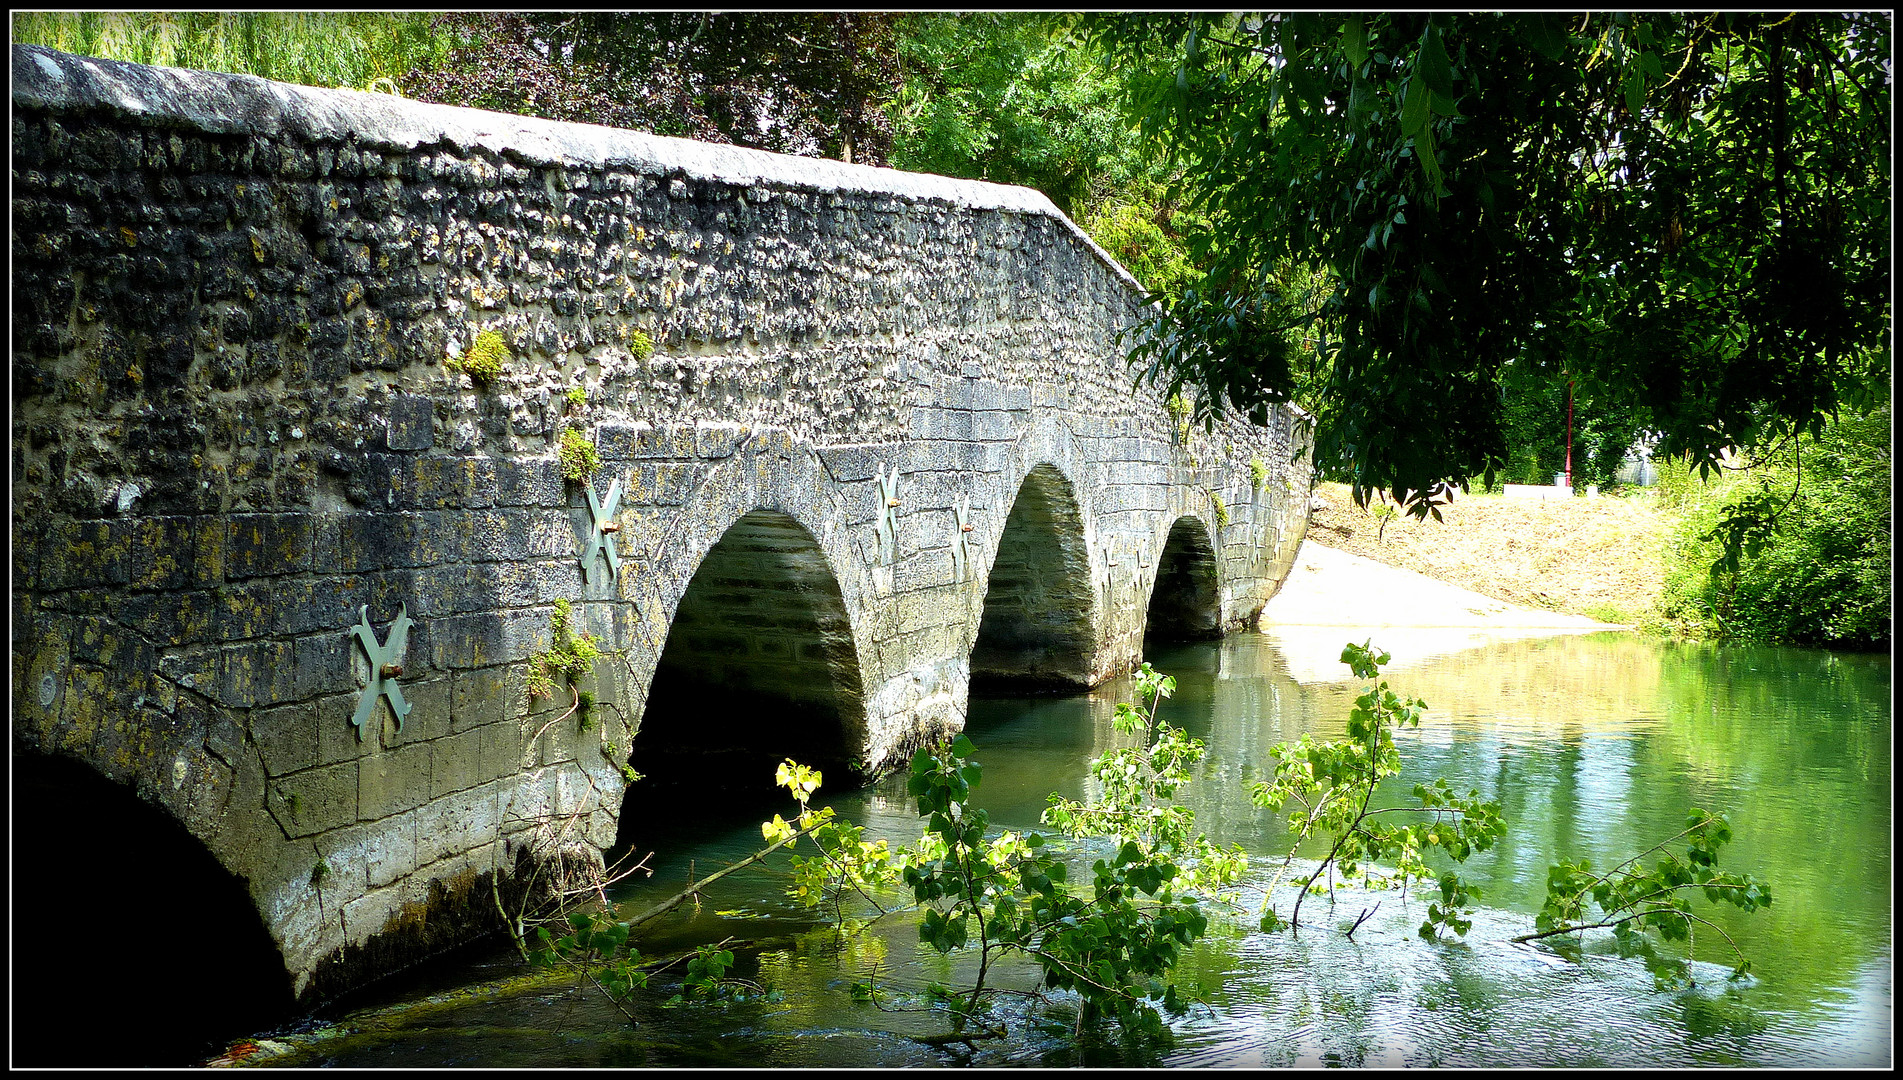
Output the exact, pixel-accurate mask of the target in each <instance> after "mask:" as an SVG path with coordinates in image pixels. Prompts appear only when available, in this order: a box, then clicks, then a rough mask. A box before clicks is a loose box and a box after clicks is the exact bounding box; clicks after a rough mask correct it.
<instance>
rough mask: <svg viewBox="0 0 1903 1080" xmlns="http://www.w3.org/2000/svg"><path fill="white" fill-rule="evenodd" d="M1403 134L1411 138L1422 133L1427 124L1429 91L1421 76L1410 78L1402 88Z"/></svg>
mask: <svg viewBox="0 0 1903 1080" xmlns="http://www.w3.org/2000/svg"><path fill="white" fill-rule="evenodd" d="M1401 93H1402V95H1403V96H1402V99H1401V134H1402V135H1405V136H1407V137H1409V138H1412V137H1414V136H1417V135H1419V134H1420V133H1421V129H1422V128H1424V127H1426V126H1427V116H1428V107H1427V98H1428V94H1429V91H1428V89H1427V87H1426V86H1424V85H1422V83H1421V79H1420V77H1419V76H1415V77H1414V78H1411V79H1409V80H1408V81H1407V82H1406V83H1405V84H1404V85H1403V86H1402V88H1401Z"/></svg>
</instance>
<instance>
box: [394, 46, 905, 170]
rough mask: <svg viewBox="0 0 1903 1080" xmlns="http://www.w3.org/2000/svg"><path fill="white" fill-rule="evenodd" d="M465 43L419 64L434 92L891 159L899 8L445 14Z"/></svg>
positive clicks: (770, 145) (725, 139)
mask: <svg viewBox="0 0 1903 1080" xmlns="http://www.w3.org/2000/svg"><path fill="white" fill-rule="evenodd" d="M438 19H439V20H440V21H441V23H442V25H444V26H447V27H451V28H454V29H455V30H456V31H457V33H458V35H459V36H460V37H461V38H462V39H463V41H464V42H465V44H464V46H463V47H462V48H461V49H459V50H458V51H457V52H455V53H454V54H453V55H452V56H451V57H450V58H449V60H448V62H447V63H445V64H441V65H437V66H435V67H432V68H428V69H419V70H415V71H412V72H410V73H409V74H408V75H407V76H406V77H405V78H404V79H402V80H401V85H402V87H403V90H404V92H405V93H407V94H410V95H412V96H415V97H419V98H422V99H424V100H427V101H437V102H442V103H444V104H450V105H468V106H473V107H476V108H484V109H493V110H497V111H501V112H513V113H526V114H528V115H531V116H541V117H546V118H548V119H551V120H572V121H580V122H584V123H591V124H605V125H608V126H612V127H625V128H634V129H639V130H644V131H653V132H656V133H658V134H662V135H675V136H680V137H684V138H691V139H699V140H701V141H704V142H717V143H730V144H733V145H736V146H747V147H753V148H755V149H761V150H772V151H775V152H778V153H787V154H804V155H807V156H824V157H833V158H840V159H842V160H845V161H856V162H861V163H865V164H873V165H881V164H884V163H885V155H886V152H887V149H888V148H889V146H890V144H891V131H890V126H889V124H888V122H887V120H886V112H885V106H886V103H887V102H888V101H889V100H890V99H891V97H892V95H893V94H894V93H895V91H896V89H897V86H898V54H897V38H896V36H895V29H894V28H895V26H896V24H897V16H894V15H886V14H878V13H869V12H835V13H823V12H818V13H816V12H805V13H792V14H781V13H772V14H763V13H748V14H715V13H709V12H682V11H677V12H658V13H626V12H562V13H551V14H541V13H513V12H484V13H475V14H444V15H440V16H438Z"/></svg>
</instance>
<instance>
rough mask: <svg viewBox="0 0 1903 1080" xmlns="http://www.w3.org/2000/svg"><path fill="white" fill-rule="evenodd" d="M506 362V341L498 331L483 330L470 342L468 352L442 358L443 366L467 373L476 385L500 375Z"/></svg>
mask: <svg viewBox="0 0 1903 1080" xmlns="http://www.w3.org/2000/svg"><path fill="white" fill-rule="evenodd" d="M508 362H509V345H508V342H506V341H504V340H503V338H502V335H501V334H500V333H498V332H496V331H494V330H484V331H482V332H481V333H479V334H477V335H476V340H474V341H473V342H471V343H470V345H469V351H468V352H465V353H464V354H463V355H462V356H461V357H460V358H458V357H454V356H451V357H448V358H446V359H444V361H443V366H444V367H447V368H449V369H450V370H451V371H460V372H462V373H463V374H465V375H468V376H469V377H470V378H471V379H473V380H475V381H476V383H477V384H478V385H481V386H488V385H490V384H492V383H494V382H495V381H496V380H497V379H498V378H501V377H502V372H503V369H504V368H505V367H506V365H507V364H508Z"/></svg>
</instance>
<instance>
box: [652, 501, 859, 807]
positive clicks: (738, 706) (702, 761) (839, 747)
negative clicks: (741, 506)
mask: <svg viewBox="0 0 1903 1080" xmlns="http://www.w3.org/2000/svg"><path fill="white" fill-rule="evenodd" d="M865 739H866V716H865V704H864V699H863V694H862V688H861V685H860V675H859V658H858V653H857V650H856V649H855V647H854V645H853V638H852V625H851V620H850V619H849V617H848V615H847V611H846V604H845V600H844V598H843V597H842V596H841V594H840V589H839V582H838V580H837V579H836V578H835V577H834V576H833V572H832V568H831V566H830V565H829V564H828V563H827V561H826V556H825V554H824V553H823V552H822V551H821V550H820V547H819V544H818V543H817V542H816V541H815V540H814V539H813V534H812V533H810V532H808V531H807V530H806V528H805V527H804V526H802V525H801V524H800V523H799V522H798V521H796V520H794V519H793V518H792V517H790V516H788V515H787V514H784V513H781V512H779V511H775V510H755V511H753V512H751V513H748V514H746V515H745V516H743V517H741V518H740V520H738V521H736V522H735V523H734V524H733V526H732V527H730V528H729V529H728V530H727V531H726V532H725V533H724V534H723V535H722V536H721V538H720V540H719V542H718V543H716V544H714V546H713V547H712V548H711V549H709V550H708V552H707V555H706V557H705V558H703V559H702V560H701V563H700V566H699V568H698V569H696V570H695V571H694V576H693V578H692V579H691V580H690V581H689V582H688V584H687V590H686V592H685V593H683V594H682V596H681V600H680V604H679V606H678V607H677V608H676V610H675V614H674V620H673V622H672V624H670V626H669V628H668V634H667V643H666V645H665V647H664V648H663V650H662V653H661V658H660V661H659V662H658V664H657V665H656V666H655V669H654V678H653V681H652V683H651V684H650V686H649V689H648V697H647V708H646V711H645V713H644V715H643V718H642V721H641V726H640V729H639V731H638V732H637V734H636V736H635V739H634V752H633V756H632V758H631V763H632V764H633V766H634V768H636V769H637V770H639V771H641V772H642V773H644V774H646V775H647V776H648V777H649V779H647V780H643V781H642V782H641V783H640V784H639V785H637V787H638V788H653V787H656V786H662V787H666V786H673V785H675V784H683V785H687V784H691V785H696V786H699V785H707V784H711V785H713V786H716V787H719V786H731V787H738V788H770V787H771V786H772V778H773V768H774V766H775V765H776V764H778V763H779V762H780V761H781V760H782V759H784V758H787V757H792V758H794V759H796V760H798V761H800V762H802V763H804V764H807V765H813V766H815V767H818V768H820V769H822V770H825V771H826V772H827V775H828V776H829V777H832V776H841V775H843V774H842V770H844V771H851V770H853V769H855V768H856V767H857V766H858V759H859V757H860V754H861V753H862V751H863V748H864V745H865ZM828 786H829V787H833V788H834V789H835V790H836V789H837V787H838V786H839V785H838V784H837V782H829V784H828Z"/></svg>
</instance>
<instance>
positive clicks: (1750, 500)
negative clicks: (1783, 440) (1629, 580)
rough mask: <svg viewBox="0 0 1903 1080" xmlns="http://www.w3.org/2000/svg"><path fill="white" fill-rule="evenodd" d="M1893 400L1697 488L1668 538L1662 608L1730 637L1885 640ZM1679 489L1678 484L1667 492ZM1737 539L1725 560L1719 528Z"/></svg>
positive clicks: (1842, 644)
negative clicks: (1733, 554) (1733, 478)
mask: <svg viewBox="0 0 1903 1080" xmlns="http://www.w3.org/2000/svg"><path fill="white" fill-rule="evenodd" d="M1889 427H1890V407H1889V406H1888V405H1885V406H1883V407H1882V408H1880V409H1878V410H1876V411H1874V412H1872V413H1870V414H1868V415H1865V416H1859V417H1847V418H1845V419H1843V420H1841V421H1839V422H1838V423H1836V424H1833V425H1831V426H1830V427H1829V428H1827V429H1825V431H1824V433H1823V434H1822V435H1821V436H1819V437H1817V438H1811V437H1808V436H1805V437H1802V438H1800V439H1799V440H1798V441H1797V443H1796V444H1795V445H1794V446H1791V447H1787V448H1785V449H1783V450H1781V451H1780V452H1777V453H1774V454H1772V455H1769V456H1767V457H1765V458H1764V459H1763V460H1761V461H1759V462H1756V463H1754V464H1753V466H1752V469H1751V474H1750V475H1749V476H1747V477H1746V478H1745V479H1744V480H1742V481H1739V482H1733V483H1729V484H1723V485H1715V486H1714V487H1712V488H1709V489H1706V491H1705V492H1704V493H1703V496H1704V497H1703V498H1700V497H1699V493H1696V492H1692V493H1688V494H1685V495H1683V496H1680V497H1684V498H1687V499H1690V500H1691V501H1692V507H1691V509H1690V510H1689V512H1688V513H1687V514H1686V516H1685V519H1684V521H1683V522H1682V523H1681V525H1680V528H1679V531H1678V534H1677V535H1676V536H1675V537H1674V541H1673V545H1672V548H1671V559H1672V565H1671V567H1670V569H1669V571H1668V573H1667V577H1666V582H1665V595H1664V597H1663V599H1662V601H1661V606H1662V607H1663V608H1664V611H1665V614H1666V615H1667V617H1668V618H1671V619H1673V620H1674V621H1676V622H1677V623H1679V624H1680V625H1681V626H1683V627H1686V628H1688V629H1691V630H1693V631H1695V632H1697V633H1701V634H1705V635H1709V636H1714V637H1718V638H1723V639H1729V640H1735V641H1752V642H1761V643H1767V644H1769V643H1777V644H1791V645H1824V646H1831V647H1836V648H1850V649H1876V648H1881V647H1883V646H1885V645H1887V644H1888V643H1889V641H1890V547H1891V537H1890V527H1891V526H1890V471H1891V469H1890V445H1889ZM1674 494H1676V493H1674ZM1725 533H1732V534H1735V535H1739V536H1740V537H1741V539H1742V544H1741V550H1740V551H1739V552H1738V555H1737V558H1736V560H1735V562H1734V561H1730V560H1728V559H1726V558H1725V557H1724V556H1725V552H1724V544H1723V539H1722V538H1723V536H1724V534H1725Z"/></svg>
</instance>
